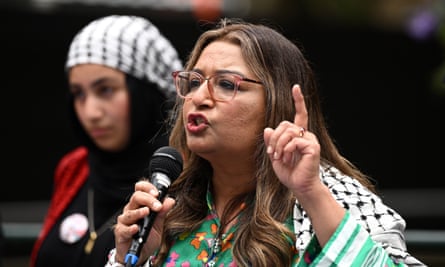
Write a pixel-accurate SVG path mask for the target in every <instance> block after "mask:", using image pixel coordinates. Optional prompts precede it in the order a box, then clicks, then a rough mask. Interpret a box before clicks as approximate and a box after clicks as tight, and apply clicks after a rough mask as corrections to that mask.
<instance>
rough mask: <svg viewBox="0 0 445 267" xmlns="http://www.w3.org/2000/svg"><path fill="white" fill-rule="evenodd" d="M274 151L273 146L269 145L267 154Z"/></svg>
mask: <svg viewBox="0 0 445 267" xmlns="http://www.w3.org/2000/svg"><path fill="white" fill-rule="evenodd" d="M272 152H273V148H272V146H268V147H267V154H271V153H272Z"/></svg>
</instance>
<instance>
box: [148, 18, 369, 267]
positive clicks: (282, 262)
mask: <svg viewBox="0 0 445 267" xmlns="http://www.w3.org/2000/svg"><path fill="white" fill-rule="evenodd" d="M216 40H223V41H227V42H231V43H233V44H236V45H238V46H239V47H240V48H241V52H242V55H243V57H244V58H245V59H246V63H247V65H248V67H249V68H250V69H251V70H252V71H253V73H254V74H255V75H256V77H258V78H259V79H260V80H261V81H262V82H263V85H264V87H265V90H266V105H265V106H266V110H265V114H264V118H265V119H264V127H276V126H277V125H278V124H279V123H280V122H281V121H283V120H288V121H293V119H294V115H295V108H294V104H293V98H292V90H291V88H292V86H293V85H294V84H299V85H300V86H301V88H302V91H303V95H304V97H305V102H306V107H307V109H308V114H309V125H308V129H309V130H310V131H311V132H313V133H314V134H315V135H316V136H317V137H318V139H319V142H320V145H321V158H322V164H329V165H332V166H334V167H337V168H338V169H339V170H340V171H342V172H343V173H344V174H346V175H349V176H351V177H354V178H356V179H357V180H359V181H360V182H361V183H363V184H364V185H365V186H367V187H369V188H370V189H372V184H371V183H370V182H369V180H368V178H367V176H366V175H364V174H363V173H361V172H360V171H359V170H358V169H357V168H356V167H355V166H354V165H353V164H352V163H350V162H349V161H348V160H346V159H345V158H344V157H342V156H341V155H340V153H339V151H338V149H337V148H336V146H335V144H334V142H333V140H332V139H331V137H330V136H329V134H328V131H327V128H326V125H325V121H324V118H323V115H322V111H321V105H320V101H319V98H318V97H319V95H318V92H317V87H316V82H315V79H314V77H313V72H312V70H311V68H310V65H309V63H308V61H307V60H306V59H305V57H304V55H303V53H302V52H301V51H300V49H299V48H298V47H297V46H296V45H295V44H294V43H292V42H291V41H290V40H288V39H287V38H285V37H284V36H283V35H282V34H281V33H279V32H278V31H276V30H275V29H272V28H271V27H268V26H265V25H256V24H251V23H247V22H244V21H242V20H239V19H237V20H230V19H222V20H221V21H220V22H219V24H218V25H217V27H215V28H214V29H212V30H208V31H206V32H204V33H203V34H202V35H201V36H200V38H199V39H198V40H197V42H196V44H195V47H194V49H193V51H192V52H191V54H190V56H189V58H188V62H187V64H186V70H190V69H192V68H193V67H194V65H195V64H196V62H197V60H198V58H199V57H200V55H201V53H202V51H203V50H204V48H205V47H206V46H207V45H208V44H210V43H211V42H214V41H216ZM247 59H248V60H247ZM182 104H183V100H182V99H179V98H178V100H177V102H176V107H175V116H174V119H175V121H174V126H173V129H172V132H171V135H170V145H171V146H173V147H176V148H177V149H179V150H180V151H181V152H182V153H183V155H184V158H185V164H184V170H183V172H182V174H181V176H180V177H179V178H178V179H177V180H176V181H175V183H174V184H173V185H172V187H171V188H170V192H172V194H173V195H174V196H175V197H176V200H177V203H176V205H175V207H174V208H173V210H172V212H170V213H169V215H168V216H167V218H166V221H165V224H164V232H163V242H162V245H161V248H160V250H159V254H158V257H157V259H156V263H160V262H163V261H164V260H165V257H166V255H167V253H168V250H169V247H170V245H171V243H172V241H173V240H175V238H176V237H177V236H178V235H179V234H181V233H183V232H187V231H191V230H193V229H196V228H197V227H198V226H199V225H200V224H201V223H202V221H203V219H204V218H205V216H206V214H207V206H206V198H205V196H206V191H207V186H208V181H209V180H210V179H211V177H212V168H211V165H210V163H209V162H207V161H206V160H205V159H203V158H201V157H199V156H198V155H196V154H195V153H193V152H192V151H190V150H189V149H188V147H187V144H186V135H185V130H184V126H183V125H184V122H183V120H182ZM257 143H258V145H257V148H256V152H255V155H254V156H255V157H254V160H255V164H256V173H255V177H256V187H255V189H254V191H252V192H249V193H246V194H245V195H242V196H239V197H238V198H236V199H234V200H233V202H232V204H233V205H231V207H232V211H233V208H234V207H236V206H237V205H236V204H239V202H240V201H243V200H246V199H247V200H248V201H247V207H246V209H245V212H244V214H243V217H242V221H241V223H240V224H239V228H238V230H237V233H236V239H235V242H234V246H233V256H234V259H235V261H236V263H237V264H238V265H239V266H288V265H290V261H291V257H292V256H293V254H292V253H291V250H292V244H293V242H294V241H295V236H294V234H293V233H292V232H290V231H289V229H287V228H286V227H285V226H284V225H283V222H284V221H285V220H286V219H287V218H289V216H290V215H291V214H292V209H293V206H294V205H295V197H294V195H293V194H292V192H290V190H288V189H287V188H286V187H285V186H284V185H283V184H281V183H280V181H279V180H278V178H277V177H276V174H275V172H274V170H273V168H272V164H271V162H270V160H269V157H268V155H267V153H266V148H265V145H264V141H263V135H262V132H261V133H258V140H257ZM252 218H254V219H252ZM221 220H222V221H224V219H223V218H222V219H221ZM277 237H282V238H277ZM289 240H291V241H293V242H289Z"/></svg>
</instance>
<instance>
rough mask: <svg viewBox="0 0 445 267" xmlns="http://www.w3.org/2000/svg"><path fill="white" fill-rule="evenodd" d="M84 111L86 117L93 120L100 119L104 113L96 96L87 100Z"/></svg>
mask: <svg viewBox="0 0 445 267" xmlns="http://www.w3.org/2000/svg"><path fill="white" fill-rule="evenodd" d="M82 109H83V113H84V114H85V117H86V118H88V119H91V120H94V119H97V118H100V117H101V116H102V115H103V113H104V112H103V109H102V105H101V102H100V100H99V99H98V98H96V97H94V96H88V97H87V98H86V100H85V102H84V104H83V107H82Z"/></svg>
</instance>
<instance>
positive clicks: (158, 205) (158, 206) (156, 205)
mask: <svg viewBox="0 0 445 267" xmlns="http://www.w3.org/2000/svg"><path fill="white" fill-rule="evenodd" d="M161 206H162V205H161V202H159V201H155V202H154V203H153V208H155V209H159V208H160V207H161Z"/></svg>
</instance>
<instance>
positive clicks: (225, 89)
mask: <svg viewBox="0 0 445 267" xmlns="http://www.w3.org/2000/svg"><path fill="white" fill-rule="evenodd" d="M210 82H211V84H212V87H213V95H214V97H215V98H216V99H219V100H224V101H226V100H231V99H232V98H233V96H234V95H235V92H236V90H237V88H238V83H239V78H238V77H237V76H235V75H233V74H227V73H226V74H218V75H215V76H213V77H212V78H211V80H210Z"/></svg>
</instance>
